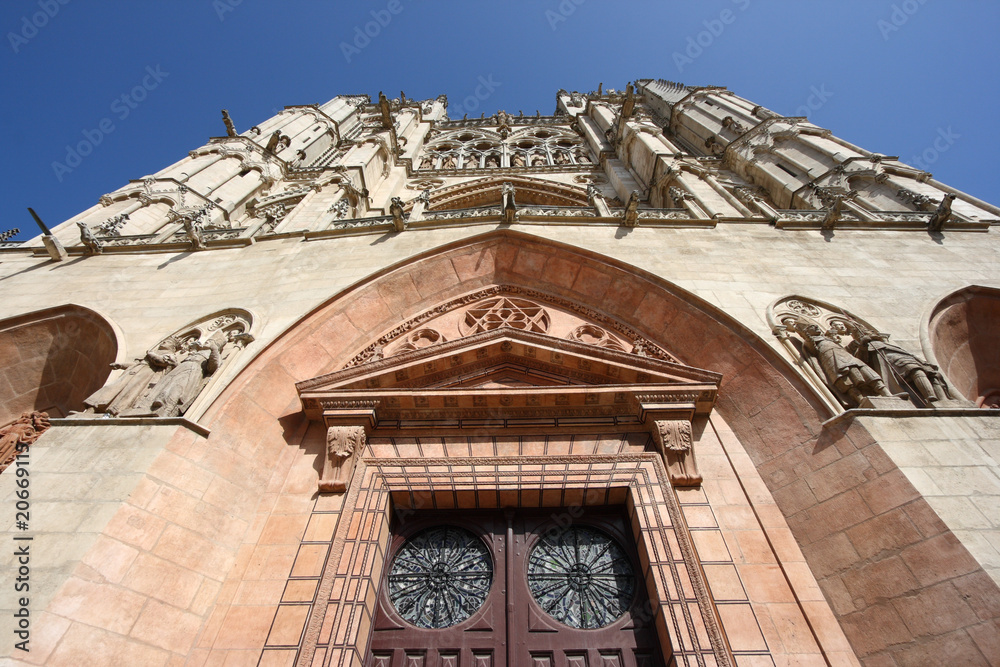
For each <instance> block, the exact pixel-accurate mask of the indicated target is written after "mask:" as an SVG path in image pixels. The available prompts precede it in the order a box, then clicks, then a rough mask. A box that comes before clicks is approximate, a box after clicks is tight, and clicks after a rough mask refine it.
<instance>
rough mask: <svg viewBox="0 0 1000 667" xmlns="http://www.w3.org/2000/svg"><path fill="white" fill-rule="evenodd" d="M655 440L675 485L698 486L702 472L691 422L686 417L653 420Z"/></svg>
mask: <svg viewBox="0 0 1000 667" xmlns="http://www.w3.org/2000/svg"><path fill="white" fill-rule="evenodd" d="M653 440H654V441H655V442H656V446H657V448H658V449H659V450H660V453H661V454H662V455H663V463H664V465H665V466H666V467H667V472H668V473H669V474H670V481H671V482H672V483H673V485H674V486H697V485H699V484H701V473H700V472H698V465H697V463H696V461H695V458H694V446H693V445H692V442H691V422H689V421H687V420H686V419H657V420H655V421H654V422H653Z"/></svg>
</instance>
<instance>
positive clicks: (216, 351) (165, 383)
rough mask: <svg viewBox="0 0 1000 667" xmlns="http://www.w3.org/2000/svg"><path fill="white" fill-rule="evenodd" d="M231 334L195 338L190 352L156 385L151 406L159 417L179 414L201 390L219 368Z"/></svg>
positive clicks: (184, 410) (185, 409) (177, 415)
mask: <svg viewBox="0 0 1000 667" xmlns="http://www.w3.org/2000/svg"><path fill="white" fill-rule="evenodd" d="M227 342H228V340H227V337H225V336H224V335H223V336H220V335H218V334H217V335H215V336H212V337H211V338H209V339H208V342H207V343H205V344H204V345H201V344H199V343H198V342H197V341H193V342H191V343H190V344H189V347H190V350H191V351H190V352H189V353H188V355H187V356H186V357H184V359H183V360H182V361H181V362H180V363H179V364H177V366H175V367H174V368H173V369H172V370H171V371H170V372H169V373H167V374H166V375H164V376H163V379H162V380H161V381H160V383H159V384H158V385H157V386H156V394H155V395H154V396H153V400H152V401H151V402H150V404H149V407H150V410H151V411H152V412H153V413H155V414H156V415H157V416H159V417H179V416H181V415H182V414H184V412H186V411H187V409H188V407H190V405H191V403H192V402H193V401H194V399H195V397H196V396H197V395H198V394H199V392H201V388H202V385H203V382H204V381H205V380H206V379H207V378H209V377H211V376H212V374H213V373H215V371H217V370H218V369H219V362H220V361H221V351H222V347H223V346H224V345H225V344H226V343H227Z"/></svg>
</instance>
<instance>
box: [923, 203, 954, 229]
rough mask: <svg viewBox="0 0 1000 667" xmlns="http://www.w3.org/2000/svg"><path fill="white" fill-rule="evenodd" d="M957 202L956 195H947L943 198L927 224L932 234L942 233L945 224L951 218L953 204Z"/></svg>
mask: <svg viewBox="0 0 1000 667" xmlns="http://www.w3.org/2000/svg"><path fill="white" fill-rule="evenodd" d="M953 201H955V195H953V194H947V195H945V196H944V197H942V198H941V203H940V204H938V207H937V210H936V211H934V215H932V216H931V219H930V221H928V223H927V229H928V230H929V231H932V232H940V231H941V230H942V229H943V228H944V223H946V222H948V219H949V218H951V203H952V202H953Z"/></svg>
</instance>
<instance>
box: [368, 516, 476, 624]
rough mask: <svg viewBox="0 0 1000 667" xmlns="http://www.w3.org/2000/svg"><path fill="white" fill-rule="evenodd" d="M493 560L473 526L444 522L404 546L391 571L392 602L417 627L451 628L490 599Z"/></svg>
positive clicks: (389, 578)
mask: <svg viewBox="0 0 1000 667" xmlns="http://www.w3.org/2000/svg"><path fill="white" fill-rule="evenodd" d="M492 583H493V561H492V559H491V558H490V554H489V551H488V550H487V548H486V545H485V544H483V541H482V540H480V539H479V538H478V537H476V536H475V535H473V534H472V533H471V532H469V531H468V530H465V529H463V528H457V527H455V526H439V527H436V528H429V529H427V530H424V531H421V532H420V533H417V534H416V535H414V536H413V537H411V538H410V539H409V540H407V541H406V543H405V544H403V546H402V548H401V549H400V550H399V552H398V553H397V554H396V557H395V559H394V560H393V562H392V569H391V570H390V571H389V575H388V584H389V589H388V590H389V600H390V601H391V602H392V604H393V606H394V607H395V608H396V612H397V613H398V614H399V615H400V616H401V617H403V619H404V620H405V621H407V622H408V623H411V624H413V625H415V626H417V627H418V628H448V627H451V626H453V625H458V624H459V623H461V622H462V621H464V620H466V619H468V618H469V617H470V616H472V615H473V614H474V613H476V611H478V610H479V608H480V607H482V606H483V603H484V602H485V601H486V598H487V596H488V595H489V592H490V586H491V585H492Z"/></svg>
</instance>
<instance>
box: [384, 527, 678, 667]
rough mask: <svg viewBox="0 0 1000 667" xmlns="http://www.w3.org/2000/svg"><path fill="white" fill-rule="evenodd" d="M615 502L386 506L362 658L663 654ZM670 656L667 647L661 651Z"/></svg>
mask: <svg viewBox="0 0 1000 667" xmlns="http://www.w3.org/2000/svg"><path fill="white" fill-rule="evenodd" d="M649 610H650V607H649V604H648V598H647V596H646V586H645V582H644V581H643V579H642V577H641V571H640V569H639V563H638V560H637V559H636V554H635V549H634V547H633V544H632V537H631V531H630V530H628V526H627V522H626V520H625V515H624V511H623V508H608V509H603V508H602V509H600V510H594V509H593V508H581V507H576V508H545V509H531V510H526V509H519V510H507V511H503V510H500V511H494V512H482V511H434V512H431V511H427V512H423V513H415V514H411V515H409V516H407V517H405V518H397V519H396V520H395V525H394V528H393V531H392V538H391V540H390V544H389V549H388V553H387V558H386V565H385V571H384V573H383V576H382V583H381V587H380V590H379V593H378V603H377V610H376V618H375V625H374V628H373V633H372V636H373V638H372V644H371V650H370V651H369V655H368V662H367V664H369V665H372V666H374V667H504V666H508V665H509V666H512V667H521V666H524V667H654V666H656V665H663V664H666V663H665V661H664V659H663V658H664V656H663V654H662V652H661V650H660V647H659V645H658V642H657V638H656V631H655V627H654V625H653V614H652V613H650V611H649ZM667 657H669V656H667Z"/></svg>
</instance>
